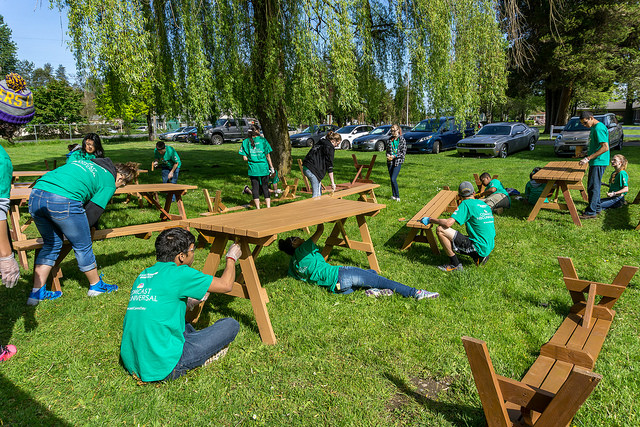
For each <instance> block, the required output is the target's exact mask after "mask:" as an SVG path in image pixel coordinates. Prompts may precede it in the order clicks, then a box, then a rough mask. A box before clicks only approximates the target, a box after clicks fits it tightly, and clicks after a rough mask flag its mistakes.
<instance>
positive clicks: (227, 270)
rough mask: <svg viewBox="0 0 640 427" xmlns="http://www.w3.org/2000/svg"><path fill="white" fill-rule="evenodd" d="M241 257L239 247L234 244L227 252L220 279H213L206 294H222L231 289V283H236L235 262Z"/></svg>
mask: <svg viewBox="0 0 640 427" xmlns="http://www.w3.org/2000/svg"><path fill="white" fill-rule="evenodd" d="M241 255H242V250H241V249H240V245H238V244H237V243H234V244H233V245H231V247H230V248H229V250H228V251H227V256H226V258H227V264H226V265H225V267H224V272H223V273H222V276H220V277H214V278H213V280H212V281H211V284H210V285H209V291H208V292H216V293H219V294H224V293H226V292H229V291H231V289H233V282H235V281H236V260H237V259H238V258H240V256H241Z"/></svg>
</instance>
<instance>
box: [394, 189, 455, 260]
mask: <svg viewBox="0 0 640 427" xmlns="http://www.w3.org/2000/svg"><path fill="white" fill-rule="evenodd" d="M459 203H460V198H459V197H458V192H457V191H452V190H449V187H444V189H442V190H440V191H439V192H438V194H436V195H435V196H434V197H433V199H431V200H430V201H429V202H428V203H427V204H426V205H424V207H423V208H422V209H420V210H419V211H418V213H416V214H415V215H414V216H413V218H411V219H410V220H409V221H408V222H407V224H406V225H407V228H409V234H407V237H405V239H404V243H403V244H402V248H401V250H405V249H409V247H411V245H412V244H413V243H414V242H422V243H428V244H429V247H430V248H431V252H433V253H434V254H436V255H437V254H439V253H440V249H439V248H438V240H437V239H436V237H435V235H434V234H433V224H429V225H424V224H423V223H422V222H421V221H420V220H421V219H422V218H424V217H425V216H428V217H432V218H438V217H439V216H440V215H442V213H443V212H455V210H456V209H457V208H458V204H459Z"/></svg>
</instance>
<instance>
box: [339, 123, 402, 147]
mask: <svg viewBox="0 0 640 427" xmlns="http://www.w3.org/2000/svg"><path fill="white" fill-rule="evenodd" d="M400 129H402V133H403V134H404V133H405V132H409V131H410V130H411V126H404V125H400ZM390 131H391V125H382V126H378V127H377V128H375V129H373V130H372V131H371V132H369V133H368V134H366V135H363V136H361V137H358V138H356V139H354V140H353V142H352V144H351V149H353V150H356V151H384V150H385V147H386V143H387V141H388V140H389V139H391V134H390Z"/></svg>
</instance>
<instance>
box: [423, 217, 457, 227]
mask: <svg viewBox="0 0 640 427" xmlns="http://www.w3.org/2000/svg"><path fill="white" fill-rule="evenodd" d="M429 222H430V223H431V224H436V225H439V226H441V227H444V228H451V226H453V224H455V222H456V220H455V219H453V218H430V220H429Z"/></svg>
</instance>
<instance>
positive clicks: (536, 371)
mask: <svg viewBox="0 0 640 427" xmlns="http://www.w3.org/2000/svg"><path fill="white" fill-rule="evenodd" d="M555 363H556V361H555V359H553V358H551V357H546V356H538V358H537V359H536V360H535V362H533V365H531V367H530V368H529V370H528V371H527V373H526V374H525V375H524V377H522V382H523V383H525V384H529V385H531V386H534V387H538V388H539V387H540V386H541V385H542V383H543V382H544V380H545V379H546V378H547V375H549V371H551V369H552V368H553V365H555Z"/></svg>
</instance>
